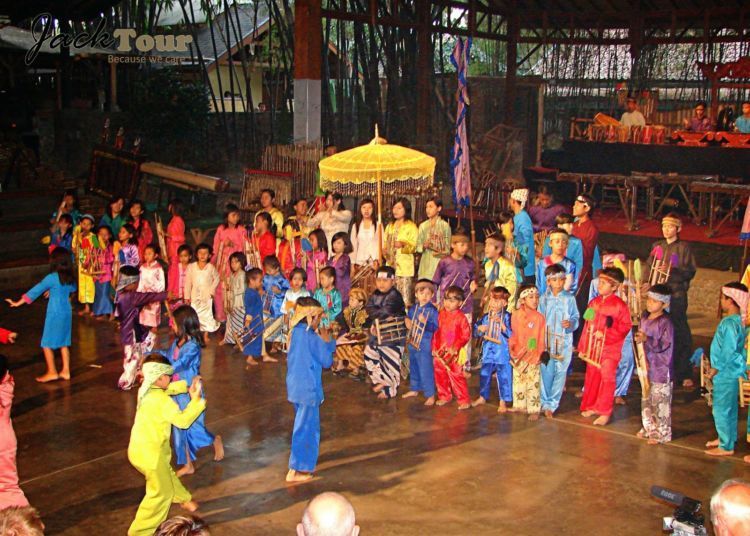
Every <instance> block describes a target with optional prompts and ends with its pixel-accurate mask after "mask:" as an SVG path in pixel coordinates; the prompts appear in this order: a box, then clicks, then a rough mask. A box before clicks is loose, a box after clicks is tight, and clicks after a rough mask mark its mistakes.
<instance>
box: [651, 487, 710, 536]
mask: <svg viewBox="0 0 750 536" xmlns="http://www.w3.org/2000/svg"><path fill="white" fill-rule="evenodd" d="M651 495H653V496H654V497H656V498H657V499H661V500H662V501H666V502H668V503H669V504H673V505H675V506H676V507H677V508H675V510H674V514H672V517H665V518H664V520H663V525H662V530H664V531H671V532H672V534H674V535H675V536H693V535H695V536H706V535H707V534H708V532H706V527H705V526H704V525H703V522H704V520H705V518H704V516H703V514H702V513H700V511H701V502H700V501H699V500H697V499H691V498H690V497H686V496H684V495H683V494H682V493H678V492H676V491H672V490H669V489H666V488H662V487H661V486H651Z"/></svg>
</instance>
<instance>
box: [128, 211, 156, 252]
mask: <svg viewBox="0 0 750 536" xmlns="http://www.w3.org/2000/svg"><path fill="white" fill-rule="evenodd" d="M144 212H145V211H144V210H143V201H141V200H140V199H133V201H131V202H130V224H131V225H132V226H133V228H134V229H135V236H136V237H137V238H138V240H137V242H138V255H139V256H140V258H141V259H142V258H143V255H144V253H145V251H146V246H148V245H149V244H150V243H151V242H153V241H154V233H153V231H152V230H151V224H150V223H149V222H148V220H147V219H146V218H145V217H144V215H143V214H144Z"/></svg>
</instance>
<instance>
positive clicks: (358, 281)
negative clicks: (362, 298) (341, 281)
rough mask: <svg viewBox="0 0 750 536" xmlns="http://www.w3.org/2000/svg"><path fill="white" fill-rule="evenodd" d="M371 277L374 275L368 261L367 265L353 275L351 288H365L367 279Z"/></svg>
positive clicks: (370, 263) (370, 262)
mask: <svg viewBox="0 0 750 536" xmlns="http://www.w3.org/2000/svg"><path fill="white" fill-rule="evenodd" d="M373 275H375V270H374V269H373V268H372V261H369V262H368V263H367V264H365V265H362V267H361V268H359V269H358V270H357V273H355V274H354V277H352V279H351V286H352V288H365V283H366V281H367V279H368V278H370V277H371V276H373Z"/></svg>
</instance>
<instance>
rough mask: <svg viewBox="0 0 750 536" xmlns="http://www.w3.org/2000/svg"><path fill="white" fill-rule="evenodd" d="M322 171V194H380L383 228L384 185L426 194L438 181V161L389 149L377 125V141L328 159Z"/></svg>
mask: <svg viewBox="0 0 750 536" xmlns="http://www.w3.org/2000/svg"><path fill="white" fill-rule="evenodd" d="M319 168H320V187H321V189H322V190H327V191H335V192H339V193H340V194H341V195H345V196H350V197H360V196H363V195H372V194H373V193H375V192H377V198H378V224H379V227H381V228H382V224H383V217H382V208H381V207H382V193H381V190H382V183H384V182H385V183H386V184H388V186H389V187H390V188H391V189H392V191H393V192H404V193H409V192H414V191H417V190H426V189H427V188H429V187H431V186H432V183H433V179H434V177H435V158H433V157H432V156H429V155H426V154H424V153H421V152H419V151H416V150H414V149H409V148H408V147H401V146H400V145H388V142H387V141H386V140H385V138H381V137H380V136H379V135H378V126H377V125H375V138H373V140H372V141H371V142H370V143H368V144H367V145H362V146H360V147H354V148H353V149H349V150H348V151H342V152H340V153H336V154H334V155H332V156H329V157H328V158H324V159H323V160H321V161H320V164H319ZM379 242H380V241H379ZM381 257H382V253H381Z"/></svg>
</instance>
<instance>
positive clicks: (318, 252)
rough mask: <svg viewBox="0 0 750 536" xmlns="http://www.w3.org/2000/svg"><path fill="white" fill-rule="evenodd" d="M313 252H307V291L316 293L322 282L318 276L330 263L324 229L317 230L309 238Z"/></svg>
mask: <svg viewBox="0 0 750 536" xmlns="http://www.w3.org/2000/svg"><path fill="white" fill-rule="evenodd" d="M308 240H309V241H310V247H311V248H312V251H308V252H307V266H306V269H307V290H309V291H310V292H315V289H316V288H318V285H319V284H320V282H319V281H318V274H319V273H320V270H322V269H323V267H324V266H325V265H326V262H327V261H328V240H327V239H326V234H325V233H324V232H323V230H322V229H315V230H314V231H313V232H311V233H310V236H309V237H308Z"/></svg>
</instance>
